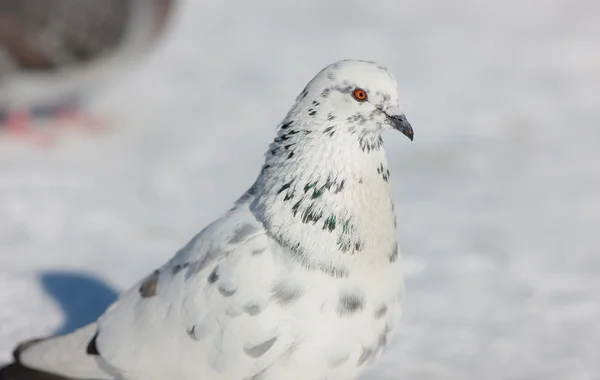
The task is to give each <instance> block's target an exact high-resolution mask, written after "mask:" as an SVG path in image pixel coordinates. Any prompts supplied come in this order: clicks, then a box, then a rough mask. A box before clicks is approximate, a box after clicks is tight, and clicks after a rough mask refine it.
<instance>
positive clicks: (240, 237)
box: [229, 224, 258, 244]
mask: <svg viewBox="0 0 600 380" xmlns="http://www.w3.org/2000/svg"><path fill="white" fill-rule="evenodd" d="M256 232H258V229H257V228H256V227H255V226H252V225H250V224H244V225H242V226H240V227H238V228H237V229H236V230H235V232H234V234H233V237H232V238H231V239H229V244H238V243H241V242H243V241H244V240H246V239H247V238H248V236H250V235H252V234H254V233H256Z"/></svg>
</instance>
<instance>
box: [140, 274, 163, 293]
mask: <svg viewBox="0 0 600 380" xmlns="http://www.w3.org/2000/svg"><path fill="white" fill-rule="evenodd" d="M158 278H159V272H158V270H155V271H154V272H152V274H151V275H150V276H148V277H147V278H146V280H144V283H143V284H142V286H140V294H141V295H142V298H150V297H154V296H155V295H156V287H157V286H158Z"/></svg>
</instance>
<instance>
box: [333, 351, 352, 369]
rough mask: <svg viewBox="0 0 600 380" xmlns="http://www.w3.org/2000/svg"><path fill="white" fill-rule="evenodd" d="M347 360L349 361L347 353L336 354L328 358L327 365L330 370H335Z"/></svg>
mask: <svg viewBox="0 0 600 380" xmlns="http://www.w3.org/2000/svg"><path fill="white" fill-rule="evenodd" d="M348 359H350V355H349V354H348V353H338V354H336V355H332V356H331V357H329V365H331V368H337V367H339V366H341V365H342V364H344V363H346V362H347V361H348Z"/></svg>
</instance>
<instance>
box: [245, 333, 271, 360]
mask: <svg viewBox="0 0 600 380" xmlns="http://www.w3.org/2000/svg"><path fill="white" fill-rule="evenodd" d="M276 341H277V337H276V336H275V337H273V338H271V339H269V340H266V341H264V342H262V343H261V344H258V345H256V346H252V347H244V352H245V353H246V355H248V356H250V357H251V358H255V359H256V358H260V357H261V356H263V355H264V354H265V353H266V352H267V351H269V350H270V349H271V347H273V345H274V344H275V342H276Z"/></svg>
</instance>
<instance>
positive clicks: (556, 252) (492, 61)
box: [0, 0, 600, 380]
mask: <svg viewBox="0 0 600 380" xmlns="http://www.w3.org/2000/svg"><path fill="white" fill-rule="evenodd" d="M174 9H175V11H174V12H173V14H172V17H171V19H170V20H169V22H168V23H167V27H166V28H164V30H163V31H162V32H161V36H160V38H158V39H157V40H156V41H155V42H153V47H152V48H151V51H149V52H148V53H145V54H144V56H143V59H142V58H140V59H139V60H137V61H136V62H134V63H132V64H131V65H128V66H127V67H126V68H123V70H117V71H118V72H117V71H115V74H114V75H113V74H111V75H108V74H107V76H106V82H107V83H108V82H110V85H107V86H105V87H106V88H103V89H102V90H98V91H95V92H93V93H92V95H93V96H90V100H89V102H87V103H86V111H85V112H87V113H88V114H90V115H94V117H98V118H100V119H101V120H102V123H103V125H104V126H105V128H103V130H102V133H97V134H96V133H94V134H87V133H79V132H77V131H64V130H63V131H61V133H60V134H59V135H58V137H56V139H54V140H53V142H52V143H51V144H46V145H44V146H39V145H38V144H30V143H28V142H26V141H25V139H22V138H19V137H18V136H17V137H15V136H14V134H10V133H5V134H0V363H1V362H6V361H8V360H9V358H10V352H11V350H12V348H13V346H14V345H15V344H16V343H17V342H19V341H21V340H23V339H27V338H30V337H36V336H40V335H42V336H43V335H49V334H53V333H56V332H66V331H70V330H72V329H74V328H76V327H78V326H81V325H83V324H85V323H87V322H90V321H91V320H93V319H95V318H96V317H97V316H98V315H99V314H100V313H101V312H102V311H103V309H104V308H105V307H106V306H107V305H108V304H109V303H110V302H111V301H112V300H113V299H114V298H115V297H116V295H117V294H118V293H119V292H120V291H122V290H124V289H126V288H127V287H129V286H130V285H131V284H132V283H133V282H134V281H135V280H136V279H138V278H139V277H141V276H144V275H146V274H147V273H148V272H149V271H151V270H153V269H154V268H155V267H156V266H158V265H159V264H162V263H163V262H164V261H165V260H166V259H168V258H169V257H170V256H171V255H172V254H173V253H174V252H175V251H176V250H177V249H178V248H180V247H181V246H182V245H184V244H185V243H186V242H187V241H188V240H189V239H190V238H191V237H192V236H193V235H194V234H195V233H196V232H197V231H199V230H200V229H201V228H203V227H204V226H205V225H206V224H207V223H209V222H210V221H212V220H213V219H214V218H216V217H218V216H219V215H221V213H223V212H224V211H225V210H227V209H228V207H229V206H230V204H231V202H232V201H234V200H235V199H236V198H237V197H238V196H239V195H241V194H242V192H243V191H244V190H245V189H247V188H248V187H249V186H250V185H251V184H252V182H253V180H254V179H255V177H256V175H257V174H258V171H259V168H260V166H261V164H262V161H263V156H262V154H263V153H264V151H266V149H267V145H268V143H269V142H270V140H272V138H273V136H274V132H275V127H276V125H277V123H278V122H279V121H280V120H281V119H282V118H283V117H284V116H285V114H286V112H287V110H288V108H289V107H290V106H291V104H292V102H293V100H294V99H295V97H296V96H297V94H298V93H299V92H300V91H301V90H302V88H303V87H304V85H305V84H306V82H308V80H310V79H311V78H312V77H313V75H314V74H316V73H317V72H318V71H319V70H320V69H322V68H323V67H324V66H326V65H327V64H329V63H331V62H334V61H337V60H339V59H343V58H359V59H367V60H375V61H378V62H380V63H382V64H384V65H386V66H387V67H388V68H389V69H390V70H391V71H392V72H393V73H394V74H395V75H396V77H397V79H398V82H399V83H400V87H401V91H402V94H403V100H404V107H405V111H406V115H407V117H408V119H409V120H410V121H411V123H412V125H413V127H414V130H415V135H416V136H415V141H414V142H413V143H408V142H407V141H405V140H406V139H403V138H399V137H398V136H397V135H395V134H391V133H390V134H389V135H385V136H384V139H385V142H386V148H387V153H388V156H389V160H390V169H391V172H392V177H391V178H392V184H393V188H394V199H395V201H396V210H397V212H398V214H399V215H398V217H399V220H398V227H399V228H398V229H399V231H398V234H399V241H400V246H401V248H402V252H403V255H404V260H405V263H406V284H407V292H406V298H405V305H404V308H405V314H404V317H403V323H402V328H401V331H400V332H399V334H398V335H397V338H396V339H395V340H394V342H393V344H392V345H391V347H390V348H389V349H388V351H387V352H386V353H385V355H384V357H383V359H382V362H381V363H380V365H379V366H378V367H377V368H374V369H373V370H372V371H371V372H369V373H368V374H366V375H365V376H364V379H365V380H395V379H413V380H426V379H432V380H433V379H436V380H438V379H439V380H450V379H460V380H465V379H473V380H475V379H486V380H495V379H499V380H500V379H502V380H509V379H514V380H537V379H540V380H541V379H544V380H555V379H557V380H559V379H565V380H593V379H600V360H599V359H600V234H599V233H598V228H599V227H600V49H599V47H600V22H598V20H600V2H598V1H595V0H569V1H567V0H545V1H540V0H520V1H516V0H505V1H502V2H497V1H487V0H484V1H482V0H456V1H452V2H448V1H440V0H437V1H434V0H397V1H390V0H388V1H380V0H379V1H378V0H370V1H368V2H367V1H348V0H329V1H322V0H305V1H302V2H285V1H284V2H282V1H275V0H256V1H241V0H235V1H228V2H219V1H216V0H187V1H186V0H181V1H180V2H178V3H177V5H176V7H175V8H174ZM8 77H10V75H8V76H7V75H4V77H2V76H1V75H0V90H1V88H2V87H1V85H2V81H6V80H7V78H8ZM103 81H104V80H103Z"/></svg>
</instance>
